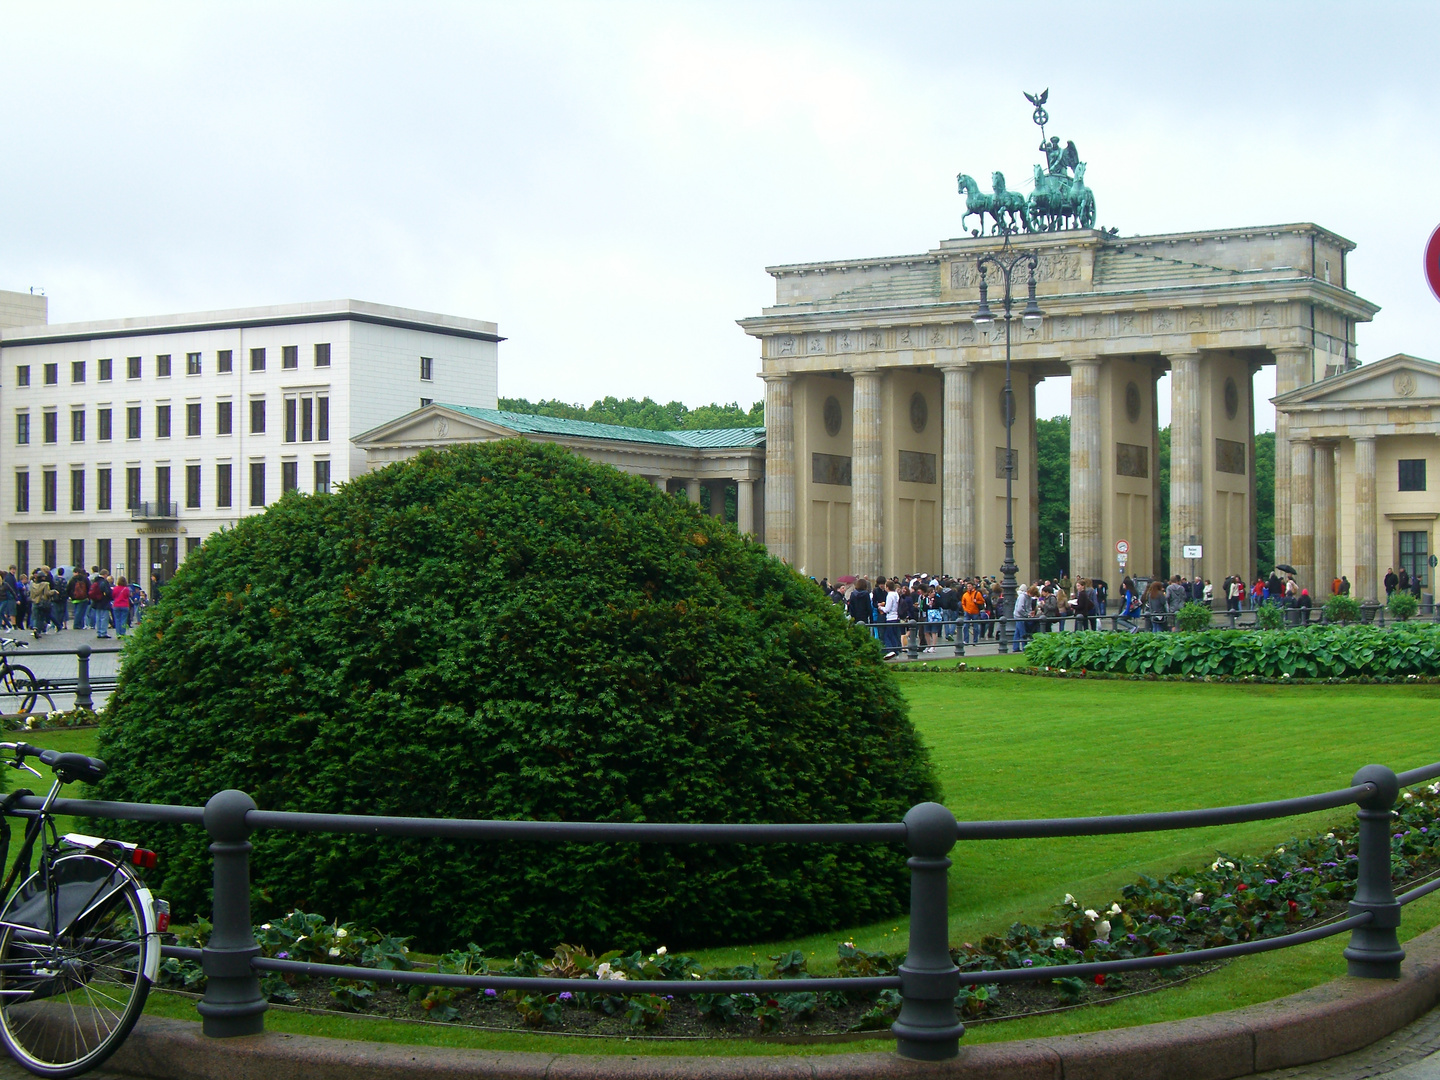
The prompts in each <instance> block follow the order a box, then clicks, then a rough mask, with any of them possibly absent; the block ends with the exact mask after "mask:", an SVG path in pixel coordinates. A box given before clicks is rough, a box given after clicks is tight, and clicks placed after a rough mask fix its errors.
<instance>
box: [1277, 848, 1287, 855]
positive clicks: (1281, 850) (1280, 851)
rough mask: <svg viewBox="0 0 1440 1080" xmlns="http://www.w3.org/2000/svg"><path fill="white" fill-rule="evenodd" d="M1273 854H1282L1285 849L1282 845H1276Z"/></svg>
mask: <svg viewBox="0 0 1440 1080" xmlns="http://www.w3.org/2000/svg"><path fill="white" fill-rule="evenodd" d="M1275 854H1276V855H1284V854H1285V849H1284V848H1283V847H1277V848H1276V849H1275Z"/></svg>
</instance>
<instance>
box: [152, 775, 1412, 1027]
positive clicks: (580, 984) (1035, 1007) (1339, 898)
mask: <svg viewBox="0 0 1440 1080" xmlns="http://www.w3.org/2000/svg"><path fill="white" fill-rule="evenodd" d="M1394 817H1395V825H1394V834H1393V837H1392V839H1391V867H1392V874H1393V875H1394V877H1395V879H1396V880H1397V881H1414V880H1416V879H1419V878H1422V877H1425V876H1427V875H1431V874H1435V873H1440V784H1433V785H1429V786H1426V787H1423V788H1419V789H1415V790H1412V791H1406V792H1404V793H1403V794H1402V795H1401V798H1400V801H1399V804H1398V809H1397V810H1396V811H1395V812H1394ZM1356 859H1357V855H1356V844H1355V829H1354V827H1353V826H1344V827H1337V828H1336V829H1334V830H1333V831H1331V832H1327V833H1325V834H1323V835H1321V836H1314V837H1309V838H1305V839H1299V840H1290V841H1288V842H1286V843H1284V844H1282V845H1280V846H1278V847H1276V848H1274V849H1273V850H1271V851H1268V852H1265V853H1263V854H1260V855H1254V856H1244V855H1234V856H1232V855H1227V854H1218V855H1217V856H1216V858H1215V860H1214V861H1213V862H1211V863H1209V864H1208V865H1206V866H1203V867H1201V868H1199V869H1197V870H1190V869H1183V870H1179V871H1177V872H1175V873H1173V874H1171V875H1170V876H1169V877H1166V878H1164V879H1163V880H1157V879H1155V878H1150V877H1144V876H1142V877H1141V878H1139V880H1137V881H1136V882H1135V883H1134V884H1132V885H1127V886H1125V888H1124V889H1122V890H1121V894H1120V896H1119V897H1118V898H1116V899H1114V900H1112V901H1111V902H1109V903H1108V904H1097V905H1096V906H1095V907H1087V906H1085V905H1084V904H1083V903H1082V902H1081V901H1080V900H1078V899H1076V898H1075V897H1074V896H1072V895H1070V894H1068V893H1067V894H1066V895H1065V896H1064V898H1063V899H1062V900H1061V901H1060V903H1059V904H1057V905H1056V908H1055V915H1054V917H1053V918H1052V919H1051V920H1050V921H1048V922H1046V923H1045V924H1043V925H1040V926H1031V925H1028V924H1023V923H1016V924H1014V925H1012V926H1011V927H1010V928H1009V929H1008V930H1007V931H1006V932H1004V933H1003V934H993V935H987V936H985V937H982V938H980V939H979V941H977V942H974V943H971V942H964V943H963V944H961V945H959V946H955V947H952V949H951V954H952V956H953V957H954V959H955V962H956V964H957V965H959V967H960V969H961V990H960V993H959V995H958V996H957V998H956V1001H955V1003H956V1007H957V1008H958V1009H959V1010H960V1013H961V1015H962V1016H963V1017H964V1018H965V1019H966V1020H967V1022H973V1021H975V1020H981V1021H983V1020H988V1019H1004V1018H1008V1017H1014V1016H1022V1015H1030V1014H1034V1013H1037V1012H1047V1011H1051V1010H1053V1009H1056V1008H1065V1007H1070V1006H1076V1005H1083V1004H1088V1003H1093V1002H1098V1001H1106V1000H1113V999H1114V998H1116V997H1118V996H1121V995H1125V994H1129V993H1134V992H1144V991H1147V990H1150V989H1154V988H1159V987H1163V986H1166V985H1169V984H1171V983H1173V982H1175V981H1178V980H1180V979H1183V978H1185V977H1186V976H1185V975H1184V974H1172V973H1166V972H1130V973H1126V974H1124V975H1123V976H1122V975H1110V976H1108V977H1106V976H1095V977H1093V978H1091V979H1088V980H1081V979H1078V978H1060V979H1054V980H1050V981H1048V982H1045V983H1040V984H1025V985H1017V986H1007V987H1003V988H1002V987H1000V986H997V985H995V984H993V983H987V982H986V980H985V976H986V973H987V972H994V971H1000V970H1005V969H1013V968H1024V967H1032V966H1034V967H1044V966H1051V965H1068V964H1080V963H1093V962H1096V961H1104V960H1118V959H1125V958H1128V957H1139V956H1157V955H1164V954H1167V953H1177V952H1188V951H1193V950H1195V949H1203V948H1210V947H1213V946H1218V945H1227V944H1232V943H1235V942H1241V941H1250V940H1254V939H1257V938H1266V937H1275V936H1278V935H1281V934H1287V933H1293V932H1295V931H1296V930H1300V929H1304V928H1306V927H1309V926H1314V925H1316V924H1318V923H1321V922H1324V921H1328V920H1330V919H1333V918H1337V917H1340V916H1342V915H1343V914H1344V912H1345V905H1346V903H1347V902H1348V900H1349V898H1350V895H1351V893H1352V891H1353V882H1354V879H1355V874H1356ZM209 929H210V927H209V924H208V923H205V922H203V921H200V922H198V923H197V925H196V926H194V927H192V928H187V929H182V930H180V931H179V932H178V933H177V939H178V940H179V942H180V943H181V944H184V945H196V946H198V945H203V944H204V942H205V939H206V937H207V935H208V933H209ZM255 936H256V940H257V941H258V942H259V943H260V947H261V951H262V953H263V954H264V955H265V956H270V957H278V958H280V959H295V960H303V961H307V962H311V963H334V964H348V965H355V966H361V967H371V968H379V969H390V970H395V969H401V970H411V969H412V968H413V967H415V966H417V965H414V964H413V962H412V959H411V956H410V951H409V948H408V946H407V944H406V941H407V939H402V938H396V937H392V936H389V935H386V934H383V933H381V932H379V931H375V930H370V931H367V930H364V929H363V928H361V927H358V926H356V925H354V924H343V925H342V924H335V923H332V922H329V921H327V920H326V919H324V918H323V917H322V916H319V915H313V914H305V913H302V912H292V913H291V914H290V915H287V916H286V917H285V918H283V919H279V920H276V921H273V922H268V923H264V924H262V925H260V926H257V927H256V928H255ZM769 959H770V965H769V968H768V970H766V971H764V972H763V973H762V970H761V967H760V965H754V964H752V965H743V966H740V967H732V968H706V967H704V966H702V965H701V964H699V963H698V962H697V961H696V960H695V959H694V958H693V957H690V956H685V955H679V954H673V953H669V952H668V951H667V950H666V949H665V948H663V947H660V948H657V949H655V950H654V951H652V952H644V951H640V952H634V953H631V954H629V955H622V954H620V953H618V952H608V953H602V954H599V955H596V954H592V953H590V952H588V951H586V950H585V949H582V948H579V947H577V946H574V945H559V946H557V947H556V948H555V950H554V954H553V955H552V956H550V957H548V958H547V957H543V956H540V955H539V954H537V953H534V952H523V953H521V954H519V955H518V956H516V957H514V958H513V959H511V960H509V961H497V960H495V959H494V958H491V957H487V956H485V955H483V953H482V952H481V950H479V949H478V948H477V947H475V946H473V945H472V946H470V947H468V948H466V949H461V950H455V951H452V952H449V953H446V954H444V955H443V956H440V957H438V958H437V960H436V961H435V963H434V970H437V971H441V972H451V973H456V974H465V975H482V974H497V975H499V974H503V975H531V976H533V975H541V976H545V977H549V978H570V979H574V980H575V989H574V990H573V991H571V992H567V993H561V994H522V993H519V992H517V991H503V992H497V991H493V990H486V991H482V992H479V993H476V992H470V991H459V990H451V989H445V988H441V987H413V988H411V987H399V988H392V987H390V986H387V985H386V984H381V983H366V982H357V981H353V980H343V979H323V980H322V979H308V978H304V977H295V976H282V975H280V974H278V973H273V972H272V973H266V975H265V976H264V978H263V979H262V982H261V986H262V989H263V990H264V992H265V994H266V996H267V997H268V998H269V1000H271V1001H272V1002H276V1003H278V1004H292V1005H300V1006H303V1007H306V1008H309V1009H328V1010H339V1011H343V1012H361V1013H367V1014H372V1015H383V1016H393V1017H401V1018H410V1019H424V1020H432V1021H435V1020H438V1021H448V1022H454V1023H462V1024H469V1025H474V1026H480V1027H490V1028H516V1029H542V1028H545V1029H559V1030H561V1031H563V1032H567V1033H575V1034H591V1035H624V1036H629V1035H634V1034H635V1033H639V1032H648V1033H656V1034H663V1035H667V1036H682V1037H683V1036H696V1035H704V1036H708V1037H716V1036H722V1037H723V1036H727V1035H730V1036H737V1037H754V1036H757V1035H762V1036H763V1035H774V1034H792V1035H801V1036H804V1035H825V1034H840V1033H855V1032H864V1031H883V1029H885V1028H887V1027H888V1026H889V1024H890V1022H891V1021H892V1020H893V1019H894V1018H895V1015H896V1014H897V1013H898V1011H899V1006H900V997H899V995H898V994H897V993H896V992H894V991H883V992H881V993H879V994H849V993H846V992H844V991H840V990H835V991H828V992H825V993H819V994H816V993H812V992H796V993H788V994H786V993H782V994H773V995H772V994H696V995H693V996H686V995H655V994H634V995H622V994H602V993H597V992H595V991H594V990H587V988H586V983H587V982H592V983H593V980H597V979H606V980H612V981H627V980H631V979H647V980H676V981H689V980H704V979H743V980H749V979H759V978H762V977H763V978H787V977H788V978H796V977H801V976H808V975H809V972H808V971H807V960H806V957H805V954H804V953H801V952H798V951H794V952H782V953H778V954H776V955H773V956H771V957H770V958H769ZM902 959H903V957H902V956H898V955H889V954H885V953H879V952H869V951H867V950H864V949H860V948H857V947H856V946H855V945H854V944H853V943H852V942H844V943H842V944H841V945H839V946H838V948H837V962H836V972H837V974H839V975H842V976H844V975H854V976H874V975H891V974H894V973H895V971H896V968H897V966H898V964H899V962H900V961H901V960H902ZM160 985H161V986H164V987H167V988H171V989H178V990H190V991H194V992H199V991H200V990H201V989H203V986H204V976H203V974H202V973H201V971H200V967H199V965H198V964H195V963H191V962H188V961H181V960H175V959H167V960H166V961H165V962H164V963H163V965H162V966H161V975H160Z"/></svg>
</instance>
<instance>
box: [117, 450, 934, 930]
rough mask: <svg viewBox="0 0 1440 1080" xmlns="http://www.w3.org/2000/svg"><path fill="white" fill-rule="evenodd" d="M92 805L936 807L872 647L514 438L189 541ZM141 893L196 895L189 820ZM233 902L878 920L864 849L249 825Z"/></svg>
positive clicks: (599, 469) (462, 811)
mask: <svg viewBox="0 0 1440 1080" xmlns="http://www.w3.org/2000/svg"><path fill="white" fill-rule="evenodd" d="M99 749H100V753H101V754H102V756H104V757H105V758H106V759H107V760H108V761H109V762H110V764H111V773H110V776H109V777H107V778H106V780H105V781H104V782H103V783H102V784H100V785H99V786H98V787H99V790H98V795H99V796H100V797H103V798H110V799H124V800H138V801H158V802H171V803H191V804H200V803H203V802H204V801H205V800H206V799H207V798H208V797H209V796H210V795H211V794H212V793H214V792H216V791H219V790H221V789H223V788H227V787H236V788H241V789H243V790H245V791H248V792H249V793H250V794H251V795H252V796H253V797H254V799H255V801H256V803H257V804H258V805H259V806H260V807H261V808H264V809H275V810H299V811H327V812H337V813H352V814H395V815H416V816H430V817H460V818H508V819H541V820H554V821H606V822H630V821H686V822H770V821H773V822H803V821H829V822H847V821H897V820H899V819H900V817H901V816H902V815H903V814H904V813H905V811H906V810H907V809H908V808H909V807H910V806H911V805H912V804H914V803H916V802H919V801H922V800H925V799H932V798H936V797H938V794H939V792H938V789H937V785H936V783H935V780H934V779H933V774H932V771H931V767H930V763H929V760H928V757H927V755H926V752H925V750H924V748H923V746H922V744H921V742H920V740H919V738H918V736H917V734H916V732H915V729H914V727H913V726H912V725H911V723H910V720H909V717H908V715H907V713H906V706H905V704H904V702H903V699H902V697H901V695H900V693H899V690H898V688H897V686H896V683H895V679H894V676H893V675H892V674H891V673H890V672H889V671H888V670H887V669H886V668H885V666H884V663H883V661H882V660H881V654H880V650H879V649H878V647H877V646H876V644H875V642H874V641H873V640H872V639H871V638H870V637H869V636H868V635H867V634H865V633H864V632H863V631H861V630H858V629H856V628H854V627H853V626H851V625H850V623H849V622H848V620H846V618H845V617H844V615H843V613H842V612H841V610H840V609H839V608H838V607H837V606H836V605H834V604H832V603H831V602H830V601H828V600H827V599H826V598H825V597H824V596H823V595H822V594H821V593H820V591H819V590H818V589H816V588H815V586H814V585H813V584H812V583H811V582H809V581H807V580H806V579H804V578H802V577H801V576H799V575H798V574H796V573H795V572H794V571H793V570H791V569H790V568H789V567H787V566H785V565H784V564H782V563H780V562H778V561H777V560H775V559H773V558H771V557H770V556H769V555H767V554H766V552H765V550H764V549H763V547H761V546H760V545H758V544H756V543H754V542H752V541H750V540H747V539H744V538H742V537H740V536H739V535H738V534H737V533H736V532H735V530H734V529H733V528H732V527H730V526H728V525H724V524H722V523H719V522H717V521H715V520H714V519H711V518H708V517H706V516H704V515H702V514H701V513H700V512H699V509H698V508H697V507H695V506H693V505H690V504H687V503H686V502H685V501H683V500H682V499H678V498H675V497H672V496H667V495H665V494H663V493H661V492H657V491H655V490H654V489H653V488H652V487H651V486H650V485H649V484H647V483H646V482H645V481H644V480H642V479H640V478H638V477H631V476H626V475H624V474H622V473H620V472H618V471H616V470H614V469H611V468H609V467H606V466H601V465H595V464H592V463H590V462H587V461H585V460H584V459H582V458H580V457H577V456H575V455H573V454H571V453H569V452H567V451H563V450H560V449H558V448H556V447H554V446H548V445H536V444H531V443H527V442H523V441H518V440H517V441H509V442H500V443H492V444H488V445H483V446H465V447H461V448H458V449H455V450H452V451H447V452H445V453H428V452H427V453H424V454H422V455H420V456H419V457H418V458H416V459H413V460H411V461H407V462H403V463H400V464H397V465H393V466H390V467H389V468H387V469H384V470H382V471H380V472H376V473H373V474H370V475H367V476H362V477H360V478H358V479H356V480H354V481H352V482H350V483H349V484H346V485H345V486H344V487H343V488H341V489H340V491H339V492H338V493H336V494H333V495H319V496H314V495H312V496H300V495H294V494H292V495H287V496H286V497H284V498H282V499H281V500H280V501H279V502H278V503H276V504H275V505H274V506H272V507H271V508H270V509H269V510H268V511H266V513H265V514H263V515H261V516H257V517H253V518H246V519H244V520H242V521H241V522H240V524H239V525H238V526H237V527H235V528H234V529H231V530H228V531H223V532H220V533H218V534H216V535H214V536H211V537H210V538H209V539H207V540H206V541H205V543H204V544H203V545H202V547H201V548H200V550H199V551H198V552H195V553H193V554H191V555H190V556H189V557H188V558H187V559H186V561H185V563H184V566H183V567H182V568H181V570H180V571H179V573H177V574H176V576H175V578H174V580H173V581H172V582H171V583H170V585H169V586H168V587H167V588H166V590H165V593H164V598H163V600H162V601H161V602H160V603H159V604H158V605H156V606H155V607H154V608H152V609H151V610H150V611H149V612H148V613H147V615H146V618H145V621H144V622H143V623H142V624H141V625H140V626H139V627H138V628H137V630H136V633H135V635H134V637H133V638H132V639H131V641H130V643H129V644H128V645H127V646H126V661H125V666H124V669H123V673H122V674H121V677H120V681H119V685H118V687H117V688H116V691H115V694H114V696H113V698H112V699H111V703H110V708H109V710H108V713H107V716H106V717H105V719H104V722H103V725H102V728H101V731H100V736H99ZM148 839H149V840H150V843H151V846H154V847H157V848H158V849H159V850H160V853H161V863H160V865H161V874H162V875H163V877H162V880H161V881H160V882H159V883H158V888H159V889H160V890H163V892H164V894H165V895H167V897H168V898H169V899H170V900H171V902H172V904H173V905H174V906H175V910H176V912H177V916H181V917H189V915H190V914H191V913H194V912H205V911H208V901H207V892H208V889H209V886H210V875H211V870H210V860H209V856H208V854H207V852H206V840H205V837H204V835H203V834H202V833H201V832H200V831H199V830H198V829H186V830H178V829H177V830H165V829H161V828H157V829H156V830H155V832H154V834H153V835H152V836H150V837H149V838H148ZM252 839H253V841H254V843H255V853H254V856H253V861H252V874H253V881H254V883H255V888H256V898H257V899H256V905H257V915H259V916H260V917H264V916H265V915H266V914H267V913H270V914H273V913H283V912H285V911H289V910H291V909H292V908H301V909H303V910H311V911H313V910H321V911H326V912H330V913H333V914H334V915H336V916H338V917H340V918H342V919H347V920H353V921H356V922H360V923H365V924H367V925H377V926H384V927H386V928H387V931H388V932H390V933H394V934H402V935H413V937H414V938H415V941H416V943H417V944H418V945H420V946H423V947H426V948H430V949H440V948H443V947H447V946H449V945H452V944H463V943H465V942H469V941H474V942H476V943H477V944H479V945H480V946H481V947H482V948H484V949H486V950H494V951H506V950H514V949H517V948H525V947H542V946H543V947H548V946H549V945H553V944H554V942H556V941H573V942H576V943H579V944H586V943H589V944H597V945H599V944H603V945H604V946H606V947H619V948H631V947H646V946H653V945H654V944H655V943H657V942H663V943H666V944H668V945H670V946H672V947H674V946H680V945H707V944H719V943H728V942H736V941H756V940H764V939H770V938H777V937H786V936H792V935H800V934H806V933H812V932H815V931H819V930H823V929H830V928H834V927H840V926H853V925H856V924H858V923H864V922H867V921H870V920H875V919H880V918H887V917H889V916H890V915H893V914H894V913H895V912H897V911H899V910H901V909H902V907H903V904H904V901H905V898H906V897H907V896H908V888H909V884H908V880H909V879H908V874H907V871H906V869H905V853H904V852H903V851H902V850H899V849H897V848H892V847H882V846H861V845H836V846H826V845H813V846H792V845H756V846H747V847H736V846H713V847H712V846H707V845H692V846H666V845H658V844H630V843H624V844H622V843H601V844H593V845H583V844H559V845H549V844H531V843H518V842H509V841H494V842H485V843H478V842H458V841H423V840H396V839H376V838H369V837H360V836H335V835H320V834H315V835H309V834H294V833H284V832H279V831H264V832H260V833H257V834H255V836H254V837H253V838H252Z"/></svg>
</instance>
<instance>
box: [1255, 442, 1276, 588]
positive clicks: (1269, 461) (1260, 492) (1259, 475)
mask: <svg viewBox="0 0 1440 1080" xmlns="http://www.w3.org/2000/svg"><path fill="white" fill-rule="evenodd" d="M1255 563H1256V566H1258V567H1259V569H1260V571H1261V572H1262V573H1263V572H1265V571H1267V570H1269V568H1270V567H1272V566H1274V565H1275V433H1274V432H1273V431H1262V432H1260V433H1259V434H1257V435H1256V436H1255Z"/></svg>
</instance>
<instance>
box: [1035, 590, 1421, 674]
mask: <svg viewBox="0 0 1440 1080" xmlns="http://www.w3.org/2000/svg"><path fill="white" fill-rule="evenodd" d="M1261 610H1264V609H1263V608H1262V609H1261ZM1025 660H1026V663H1028V664H1031V665H1033V666H1035V667H1056V668H1065V669H1067V670H1076V669H1083V670H1085V671H1112V672H1120V673H1125V674H1132V675H1133V674H1137V673H1146V674H1155V675H1238V676H1244V675H1257V676H1260V677H1263V678H1270V679H1279V678H1283V677H1285V676H1287V675H1288V676H1291V677H1293V678H1312V679H1327V678H1344V677H1347V676H1348V677H1355V676H1361V675H1371V676H1375V675H1440V627H1436V626H1434V624H1430V623H1426V624H1423V625H1422V624H1417V625H1416V626H1415V627H1414V628H1411V627H1404V628H1394V629H1389V630H1385V629H1379V628H1376V627H1373V626H1321V627H1311V628H1309V629H1300V628H1298V627H1297V628H1295V629H1293V630H1262V631H1255V630H1206V631H1203V632H1201V633H1195V634H1187V633H1175V634H1040V635H1039V636H1037V637H1036V638H1035V639H1034V640H1033V641H1030V642H1028V643H1027V644H1026V646H1025Z"/></svg>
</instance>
